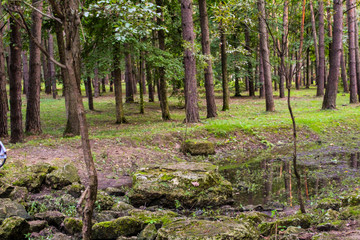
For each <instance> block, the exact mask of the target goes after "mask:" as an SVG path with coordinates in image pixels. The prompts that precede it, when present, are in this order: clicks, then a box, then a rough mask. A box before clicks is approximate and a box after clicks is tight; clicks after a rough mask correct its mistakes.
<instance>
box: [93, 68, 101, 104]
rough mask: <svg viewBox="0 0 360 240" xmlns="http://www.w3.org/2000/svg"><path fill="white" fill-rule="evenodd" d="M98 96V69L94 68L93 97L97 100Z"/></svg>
mask: <svg viewBox="0 0 360 240" xmlns="http://www.w3.org/2000/svg"><path fill="white" fill-rule="evenodd" d="M99 95H100V88H99V69H98V68H97V67H95V69H94V97H95V98H98V97H99Z"/></svg>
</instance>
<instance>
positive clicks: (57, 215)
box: [35, 211, 65, 228]
mask: <svg viewBox="0 0 360 240" xmlns="http://www.w3.org/2000/svg"><path fill="white" fill-rule="evenodd" d="M35 219H37V220H45V221H47V222H48V224H49V225H51V226H55V227H56V228H60V226H61V224H62V223H63V221H64V219H65V215H64V214H62V213H61V212H59V211H46V212H43V213H36V214H35Z"/></svg>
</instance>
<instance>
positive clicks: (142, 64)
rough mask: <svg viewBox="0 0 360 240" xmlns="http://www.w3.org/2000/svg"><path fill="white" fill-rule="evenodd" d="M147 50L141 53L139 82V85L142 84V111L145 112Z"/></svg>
mask: <svg viewBox="0 0 360 240" xmlns="http://www.w3.org/2000/svg"><path fill="white" fill-rule="evenodd" d="M144 56H145V52H141V53H140V82H139V86H140V89H139V90H140V113H141V114H144V113H145V110H144V94H145V92H144V90H145V89H144V85H145V84H144V83H145V58H144Z"/></svg>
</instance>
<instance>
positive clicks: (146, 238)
mask: <svg viewBox="0 0 360 240" xmlns="http://www.w3.org/2000/svg"><path fill="white" fill-rule="evenodd" d="M156 236H157V229H156V226H155V224H148V225H147V226H146V227H145V228H144V230H142V231H141V232H140V234H139V235H138V237H137V239H138V240H154V239H155V238H156Z"/></svg>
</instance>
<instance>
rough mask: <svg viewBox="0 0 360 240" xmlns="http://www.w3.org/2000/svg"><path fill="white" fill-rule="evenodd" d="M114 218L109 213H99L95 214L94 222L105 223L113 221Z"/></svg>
mask: <svg viewBox="0 0 360 240" xmlns="http://www.w3.org/2000/svg"><path fill="white" fill-rule="evenodd" d="M114 219H115V217H114V216H113V215H112V214H111V213H104V212H99V213H96V214H95V217H94V220H95V221H96V222H107V221H112V220H114Z"/></svg>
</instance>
